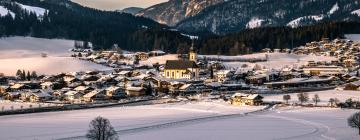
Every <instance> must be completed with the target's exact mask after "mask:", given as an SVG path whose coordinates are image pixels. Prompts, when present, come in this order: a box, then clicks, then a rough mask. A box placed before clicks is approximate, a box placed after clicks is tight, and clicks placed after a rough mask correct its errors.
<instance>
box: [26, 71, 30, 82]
mask: <svg viewBox="0 0 360 140" xmlns="http://www.w3.org/2000/svg"><path fill="white" fill-rule="evenodd" d="M26 80H28V81H30V80H31V75H30V71H28V72H27V75H26Z"/></svg>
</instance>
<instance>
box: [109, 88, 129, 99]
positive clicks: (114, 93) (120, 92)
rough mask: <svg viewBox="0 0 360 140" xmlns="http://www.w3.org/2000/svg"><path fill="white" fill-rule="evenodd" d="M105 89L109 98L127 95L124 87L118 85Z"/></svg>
mask: <svg viewBox="0 0 360 140" xmlns="http://www.w3.org/2000/svg"><path fill="white" fill-rule="evenodd" d="M105 91H106V96H107V97H108V98H113V99H114V98H115V99H118V98H123V97H125V91H124V89H122V88H120V87H118V86H111V87H108V88H106V89H105Z"/></svg>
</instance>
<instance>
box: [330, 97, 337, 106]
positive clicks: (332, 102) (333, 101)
mask: <svg viewBox="0 0 360 140" xmlns="http://www.w3.org/2000/svg"><path fill="white" fill-rule="evenodd" d="M329 103H330V106H331V107H333V106H335V105H336V104H338V103H339V99H337V98H330V99H329Z"/></svg>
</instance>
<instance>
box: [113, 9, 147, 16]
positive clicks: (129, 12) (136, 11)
mask: <svg viewBox="0 0 360 140" xmlns="http://www.w3.org/2000/svg"><path fill="white" fill-rule="evenodd" d="M141 10H144V8H140V7H129V8H125V9H122V10H117V11H118V12H123V13H128V14H132V15H136V14H137V13H139V12H140V11H141Z"/></svg>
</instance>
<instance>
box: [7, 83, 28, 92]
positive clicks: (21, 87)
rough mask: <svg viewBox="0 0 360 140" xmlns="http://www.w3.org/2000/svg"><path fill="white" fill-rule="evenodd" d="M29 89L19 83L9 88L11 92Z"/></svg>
mask: <svg viewBox="0 0 360 140" xmlns="http://www.w3.org/2000/svg"><path fill="white" fill-rule="evenodd" d="M28 88H29V87H28V86H26V85H25V84H21V83H16V84H14V85H12V86H10V89H11V91H19V90H22V89H28Z"/></svg>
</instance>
